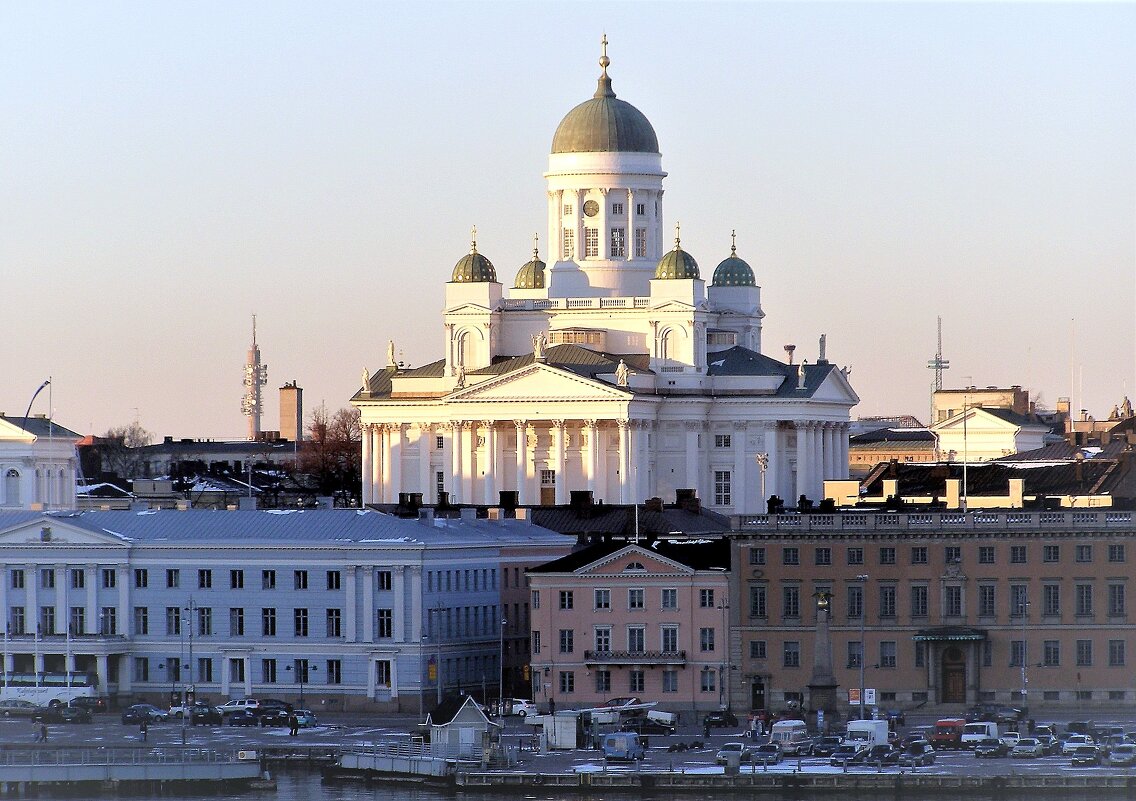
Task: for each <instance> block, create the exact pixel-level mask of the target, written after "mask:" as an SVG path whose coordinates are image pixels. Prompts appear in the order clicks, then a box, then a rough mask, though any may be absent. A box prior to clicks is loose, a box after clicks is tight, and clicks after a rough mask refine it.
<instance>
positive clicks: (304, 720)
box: [292, 709, 318, 728]
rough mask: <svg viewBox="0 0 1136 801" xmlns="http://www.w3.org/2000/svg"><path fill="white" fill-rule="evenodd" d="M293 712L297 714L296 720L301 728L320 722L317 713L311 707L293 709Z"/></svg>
mask: <svg viewBox="0 0 1136 801" xmlns="http://www.w3.org/2000/svg"><path fill="white" fill-rule="evenodd" d="M292 714H293V715H295V716H296V722H297V723H298V724H299V725H300V726H301V728H303V727H306V726H315V725H317V724H318V720H317V719H316V713H315V712H313V711H312V710H310V709H295V710H293V711H292Z"/></svg>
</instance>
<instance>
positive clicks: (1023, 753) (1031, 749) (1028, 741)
mask: <svg viewBox="0 0 1136 801" xmlns="http://www.w3.org/2000/svg"><path fill="white" fill-rule="evenodd" d="M1044 754H1045V752H1044V751H1043V750H1042V747H1041V741H1040V740H1038V739H1037V738H1036V737H1022V738H1021V739H1020V740H1018V744H1017V745H1015V746H1014V750H1013V751H1011V752H1010V756H1011V757H1012V758H1013V759H1037V758H1038V757H1040V756H1044Z"/></svg>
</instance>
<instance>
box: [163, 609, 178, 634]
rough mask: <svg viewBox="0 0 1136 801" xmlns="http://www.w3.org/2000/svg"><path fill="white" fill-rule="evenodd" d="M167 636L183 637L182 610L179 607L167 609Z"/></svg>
mask: <svg viewBox="0 0 1136 801" xmlns="http://www.w3.org/2000/svg"><path fill="white" fill-rule="evenodd" d="M166 634H167V635H170V636H174V637H180V636H181V609H180V608H179V607H176V606H167V607H166Z"/></svg>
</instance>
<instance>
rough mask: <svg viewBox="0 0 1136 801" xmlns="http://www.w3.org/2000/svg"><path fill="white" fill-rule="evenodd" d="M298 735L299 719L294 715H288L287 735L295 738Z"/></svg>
mask: <svg viewBox="0 0 1136 801" xmlns="http://www.w3.org/2000/svg"><path fill="white" fill-rule="evenodd" d="M299 733H300V719H299V718H298V717H296V715H295V714H290V715H288V735H289V736H290V737H295V736H296V735H297V734H299Z"/></svg>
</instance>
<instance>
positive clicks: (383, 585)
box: [376, 570, 469, 592]
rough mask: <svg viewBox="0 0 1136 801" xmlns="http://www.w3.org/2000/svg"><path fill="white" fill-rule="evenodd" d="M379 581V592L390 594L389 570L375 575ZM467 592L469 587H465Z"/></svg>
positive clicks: (391, 584) (467, 577)
mask: <svg viewBox="0 0 1136 801" xmlns="http://www.w3.org/2000/svg"><path fill="white" fill-rule="evenodd" d="M376 575H377V576H378V579H379V592H390V590H391V587H393V586H394V579H393V578H392V576H391V572H390V571H389V570H380V571H378V572H377V573H376ZM466 584H467V585H468V584H469V571H466ZM455 589H456V588H455ZM466 589H467V590H468V589H469V587H468V586H467V587H466Z"/></svg>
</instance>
